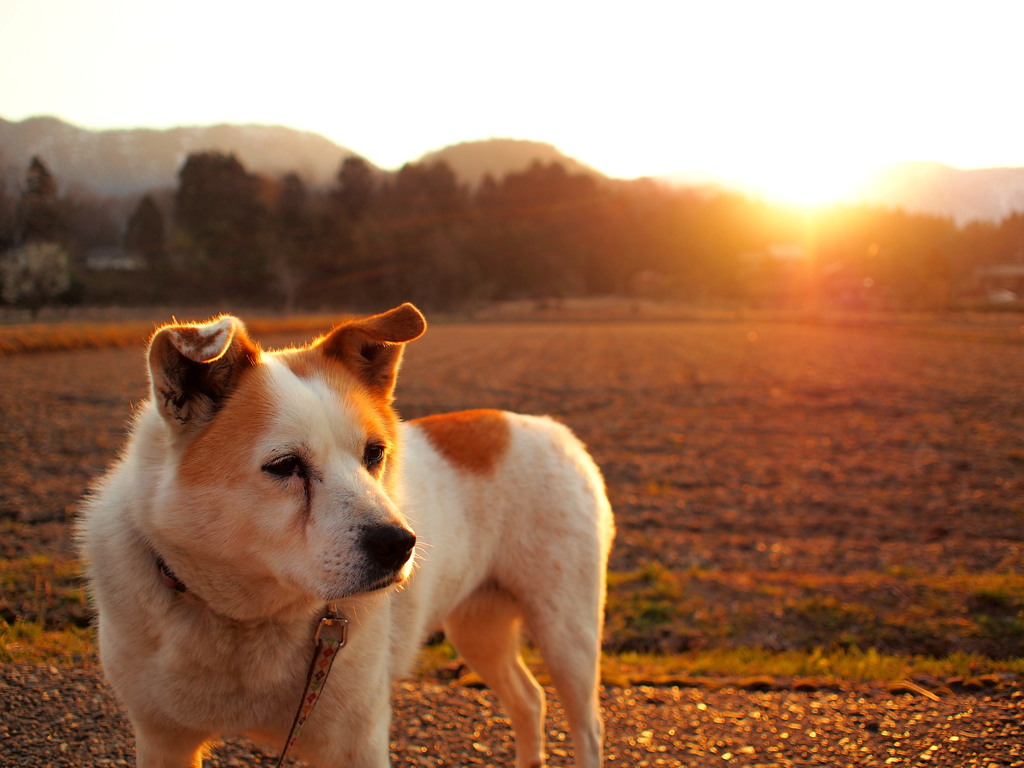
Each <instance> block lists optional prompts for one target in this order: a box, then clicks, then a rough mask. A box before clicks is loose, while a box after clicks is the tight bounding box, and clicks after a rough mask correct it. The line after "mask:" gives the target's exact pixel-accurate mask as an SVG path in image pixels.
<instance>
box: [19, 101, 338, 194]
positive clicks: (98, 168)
mask: <svg viewBox="0 0 1024 768" xmlns="http://www.w3.org/2000/svg"><path fill="white" fill-rule="evenodd" d="M203 150H220V151H226V152H234V153H235V155H236V156H237V157H238V159H239V160H240V161H241V163H242V164H243V165H244V166H245V167H246V168H247V169H248V170H250V171H253V172H256V173H262V174H267V175H279V174H283V173H287V172H289V171H295V172H296V173H298V174H299V175H301V176H303V177H304V178H305V179H307V180H308V181H311V182H313V183H318V184H319V183H324V182H326V181H327V180H329V179H331V178H332V177H333V176H334V174H335V173H337V170H338V167H339V166H340V164H341V161H342V160H343V159H344V158H345V157H347V156H349V155H352V154H354V153H353V152H352V150H350V149H346V148H345V147H341V146H338V145H337V144H335V143H333V142H332V141H329V140H328V139H325V138H324V137H323V136H319V135H317V134H315V133H307V132H303V131H297V130H293V129H291V128H283V127H280V126H266V125H215V126H205V127H184V128H169V129H165V130H157V129H150V128H134V129H118V130H105V131H91V130H86V129H84V128H79V127H77V126H74V125H71V124H69V123H65V122H63V121H61V120H58V119H56V118H53V117H33V118H29V119H27V120H23V121H21V122H10V121H8V120H4V119H2V118H0V165H2V166H3V167H5V168H7V169H11V168H14V169H15V170H17V171H18V172H19V173H20V172H22V171H23V170H24V169H25V168H27V167H28V164H29V161H30V160H31V158H32V156H33V155H39V156H40V157H41V158H42V159H43V161H44V162H45V163H46V164H47V166H48V167H49V168H50V170H51V171H53V173H54V175H55V176H56V178H57V181H58V183H59V184H60V187H61V189H62V190H67V189H74V188H75V187H87V188H89V189H91V190H93V191H94V192H98V193H100V194H103V195H110V196H114V197H124V196H129V195H136V194H139V193H142V192H145V191H148V190H152V189H160V188H166V187H173V186H174V185H175V184H176V183H177V173H178V170H179V169H180V168H181V166H182V164H183V163H184V161H185V158H186V157H187V156H188V155H189V153H192V152H201V151H203Z"/></svg>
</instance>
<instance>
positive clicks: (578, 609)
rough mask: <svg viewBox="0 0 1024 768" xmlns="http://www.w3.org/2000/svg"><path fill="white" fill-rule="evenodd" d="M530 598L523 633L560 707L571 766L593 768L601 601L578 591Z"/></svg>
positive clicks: (597, 750)
mask: <svg viewBox="0 0 1024 768" xmlns="http://www.w3.org/2000/svg"><path fill="white" fill-rule="evenodd" d="M602 594H603V593H602ZM533 597H534V598H538V599H535V600H534V602H533V604H532V605H530V606H528V607H527V608H526V611H527V613H526V623H527V631H528V632H529V634H530V637H531V638H532V639H533V641H534V642H535V643H536V644H537V647H538V648H539V649H540V652H541V656H543V658H544V666H545V668H546V669H547V670H548V673H549V674H550V675H551V680H552V682H553V683H554V685H555V690H557V691H558V697H559V699H560V700H561V703H562V707H563V709H564V710H565V716H566V719H567V720H568V722H569V730H570V732H571V734H572V744H573V752H574V754H575V756H576V759H575V763H574V764H575V765H576V766H577V768H599V766H600V765H601V759H602V758H601V733H602V728H601V710H600V703H599V700H598V693H597V690H598V682H599V680H600V663H601V617H602V611H603V600H602V599H601V597H598V598H597V599H592V598H591V599H588V597H590V596H589V595H579V594H577V595H574V596H572V598H571V599H568V600H565V601H561V602H559V601H553V600H551V599H550V598H551V596H550V595H543V596H538V595H536V593H535V594H534V595H533Z"/></svg>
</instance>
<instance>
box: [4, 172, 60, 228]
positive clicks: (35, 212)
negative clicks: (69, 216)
mask: <svg viewBox="0 0 1024 768" xmlns="http://www.w3.org/2000/svg"><path fill="white" fill-rule="evenodd" d="M17 221H18V224H17V235H16V237H15V239H16V241H17V242H21V243H28V242H40V241H56V240H59V239H60V236H61V232H60V220H59V216H58V211H57V181H56V179H54V177H53V174H52V173H50V169H49V168H47V166H46V164H45V163H44V162H43V161H42V160H41V159H40V158H39V157H38V156H33V158H32V160H31V162H30V163H29V166H28V170H27V172H26V173H25V186H24V189H23V190H22V193H21V199H20V200H19V202H18V212H17Z"/></svg>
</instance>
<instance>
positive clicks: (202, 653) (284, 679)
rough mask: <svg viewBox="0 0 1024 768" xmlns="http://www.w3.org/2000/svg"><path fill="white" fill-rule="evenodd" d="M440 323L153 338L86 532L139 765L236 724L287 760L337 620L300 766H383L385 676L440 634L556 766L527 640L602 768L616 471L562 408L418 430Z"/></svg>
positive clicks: (229, 325)
mask: <svg viewBox="0 0 1024 768" xmlns="http://www.w3.org/2000/svg"><path fill="white" fill-rule="evenodd" d="M425 330H426V321H425V320H424V318H423V315H422V314H421V313H420V311H419V310H418V309H417V308H416V307H415V306H413V305H412V304H403V305H401V306H399V307H396V308H394V309H392V310H390V311H387V312H383V313H381V314H377V315H373V316H369V317H361V318H356V319H350V320H347V321H345V322H342V323H341V324H340V325H339V326H338V327H336V328H335V329H334V330H333V331H331V332H330V333H328V334H327V335H325V336H323V337H321V338H319V339H317V340H315V341H313V342H311V343H310V344H309V345H307V346H304V347H301V348H291V349H285V350H278V351H273V352H267V351H263V350H261V349H260V347H259V346H258V345H257V344H255V343H254V342H253V341H252V340H251V339H250V338H249V336H248V335H247V332H246V329H245V327H244V325H243V324H242V322H241V321H239V320H238V319H237V318H235V317H232V316H230V315H222V316H220V317H217V318H214V319H213V320H211V321H209V322H206V323H196V324H171V325H166V326H164V327H162V328H160V329H159V330H157V331H156V332H155V333H154V335H153V336H152V339H151V341H150V344H149V349H148V364H149V381H150V385H151V393H150V397H149V399H148V400H147V401H146V402H144V403H143V404H141V405H140V406H139V408H138V409H137V412H136V414H135V417H134V420H133V424H132V427H131V432H130V437H129V439H128V442H127V446H126V448H125V450H124V452H123V453H122V455H121V457H120V459H119V460H118V461H116V462H115V463H114V464H113V465H112V467H111V468H110V469H109V470H108V472H107V473H106V474H105V475H104V476H103V477H102V478H101V479H100V480H99V481H98V483H97V484H96V485H95V486H94V487H93V489H92V491H91V493H90V494H89V495H87V497H86V499H85V500H84V503H83V507H82V515H81V519H80V521H79V524H78V532H77V534H78V538H79V542H80V547H81V552H82V559H83V562H84V563H85V571H86V577H87V582H88V591H89V593H90V595H91V598H92V601H93V603H94V605H95V608H96V613H97V630H98V637H99V653H100V659H101V662H102V666H103V669H104V674H105V676H106V678H107V680H108V681H109V683H110V684H111V686H112V688H113V689H114V691H115V693H116V694H117V696H118V698H119V699H120V701H121V702H122V704H123V706H124V708H125V709H126V711H127V713H128V716H129V718H130V720H131V722H132V725H133V727H134V729H135V736H136V760H137V765H138V766H140V768H157V767H158V766H159V767H160V768H178V767H181V768H184V767H185V766H201V765H202V758H203V754H204V752H205V750H206V749H207V748H208V746H209V744H211V743H214V742H215V741H216V740H217V739H218V737H220V736H222V735H229V734H240V735H247V736H249V737H251V738H253V739H255V740H257V741H258V742H261V743H265V744H267V745H269V746H271V747H273V748H277V749H284V747H283V745H284V744H285V743H286V741H287V740H288V738H289V736H290V735H291V731H290V725H291V724H292V723H293V722H296V721H297V716H296V715H295V713H296V711H297V710H296V707H297V705H298V704H299V699H300V698H301V697H303V696H304V695H305V694H306V693H307V691H308V688H304V683H305V682H306V678H307V669H308V670H310V671H311V670H312V665H311V655H312V654H313V648H314V645H313V643H314V635H315V634H316V632H317V628H318V627H319V626H321V619H323V618H324V617H325V614H326V612H327V611H328V610H330V611H337V614H336V616H338V617H343V619H344V620H347V622H348V631H347V638H346V641H345V645H344V647H341V648H340V649H338V651H337V654H336V656H335V658H336V661H335V663H334V667H333V671H332V672H331V676H330V678H329V679H328V680H327V681H326V682H325V683H324V684H323V685H322V688H321V690H320V695H319V703H317V705H316V709H315V710H314V711H313V712H312V714H310V715H309V716H308V722H307V723H306V725H305V728H304V729H303V730H302V731H301V734H300V735H299V736H298V737H297V738H296V739H295V740H294V748H293V751H292V754H294V755H295V756H297V757H301V758H302V759H304V760H307V761H309V762H310V763H312V764H314V765H317V766H320V767H321V768H330V767H335V766H336V767H338V768H341V767H342V766H344V767H345V768H382V767H383V766H387V765H389V725H390V713H391V705H390V687H391V683H392V682H393V681H394V680H395V679H397V678H401V677H403V676H406V675H408V674H410V672H411V670H412V668H413V666H414V663H415V660H416V658H417V654H418V650H419V647H420V646H421V644H422V643H423V642H424V641H425V640H426V639H427V638H428V637H429V636H430V635H431V634H432V633H433V632H435V631H436V630H437V629H438V628H443V630H444V632H445V635H446V636H447V638H448V639H449V641H450V642H451V643H452V645H453V646H454V647H455V649H456V650H457V651H458V653H459V654H460V655H461V656H462V658H463V659H464V661H465V662H466V663H467V664H468V665H469V666H470V667H471V668H472V669H473V670H474V671H475V672H476V673H477V674H478V675H479V676H480V677H481V678H482V679H483V681H484V682H485V683H486V684H487V685H488V686H489V687H490V688H491V689H492V690H493V691H494V692H495V694H496V695H497V696H498V698H499V700H500V701H501V704H502V706H503V707H504V710H505V712H506V713H507V715H508V717H509V719H510V721H511V725H512V729H513V731H514V735H515V745H516V746H515V749H516V764H517V766H519V768H536V767H537V766H542V765H543V764H544V749H545V747H544V732H543V720H544V712H545V703H544V694H543V689H542V688H541V687H540V686H539V685H538V684H537V682H536V680H535V679H534V677H533V676H532V674H531V673H530V671H529V670H528V669H527V667H526V666H525V665H524V663H523V661H522V659H521V656H520V641H521V633H522V631H523V630H525V632H526V633H528V635H529V637H530V638H531V639H532V641H533V642H534V643H535V644H536V646H537V647H538V648H539V650H540V652H541V654H542V656H543V658H544V661H545V666H546V668H547V669H548V671H549V674H550V676H551V679H552V682H553V683H554V685H555V688H556V690H557V691H558V694H559V697H560V699H561V702H562V704H563V707H564V710H565V714H566V718H567V720H568V723H569V728H570V732H571V737H572V744H573V749H574V754H575V762H576V765H577V766H580V767H581V768H596V767H597V766H599V765H600V764H601V759H602V758H601V754H602V747H601V734H602V725H601V719H600V711H599V701H598V684H599V664H600V648H601V631H602V624H603V614H604V599H605V579H606V575H605V574H606V567H607V559H608V553H609V549H610V546H611V542H612V538H613V535H614V522H613V516H612V510H611V506H610V504H609V502H608V499H607V496H606V492H605V486H604V481H603V479H602V476H601V473H600V471H599V469H598V467H597V466H596V464H595V463H594V461H593V460H592V459H591V457H590V456H589V455H588V453H587V451H586V449H585V448H584V447H583V445H582V444H581V443H580V442H579V440H577V439H576V438H575V437H574V436H573V434H572V433H571V432H570V431H569V429H568V428H566V427H564V426H562V425H560V424H558V423H556V422H555V421H552V420H550V419H548V418H544V417H533V416H523V415H516V414H512V413H507V412H504V411H497V410H479V411H464V412H457V413H450V414H443V415H437V416H428V417H426V418H422V419H418V420H412V421H408V422H401V421H400V420H399V418H398V416H397V414H396V411H395V410H394V409H393V406H392V402H393V395H394V389H395V380H396V375H397V373H398V369H399V366H400V363H401V359H402V354H403V348H404V345H405V344H406V343H407V342H410V341H413V340H414V339H416V338H418V337H419V336H420V335H421V334H423V332H424V331H425ZM328 606H329V607H330V609H329V608H328ZM332 615H334V614H332ZM281 759H282V761H283V760H284V759H285V758H284V755H283V753H282V758H281Z"/></svg>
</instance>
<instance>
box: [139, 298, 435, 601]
mask: <svg viewBox="0 0 1024 768" xmlns="http://www.w3.org/2000/svg"><path fill="white" fill-rule="evenodd" d="M425 328H426V322H425V321H424V319H423V316H422V315H421V314H420V312H419V310H417V309H416V308H415V307H414V306H412V305H411V304H403V305H402V306H400V307H397V308H395V309H393V310H390V311H389V312H385V313H383V314H379V315H374V316H372V317H366V318H362V319H357V320H352V321H348V322H345V323H343V324H342V325H340V326H338V327H337V328H335V329H334V330H333V331H332V332H331V333H329V334H327V335H326V336H324V337H323V338H321V339H318V340H317V341H314V342H313V343H312V344H310V345H309V346H306V347H303V348H301V349H290V350H284V351H279V352H273V353H264V352H262V351H261V350H260V349H259V348H258V347H257V346H256V345H255V344H254V343H253V342H252V341H251V340H250V339H249V337H248V336H247V334H246V331H245V327H244V326H243V325H242V323H241V322H240V321H239V320H237V319H236V318H234V317H231V316H222V317H219V318H217V319H215V320H212V321H210V322H208V323H205V324H193V325H168V326H165V327H163V328H161V329H159V330H158V331H157V332H156V333H155V334H154V336H153V338H152V341H151V342H150V347H149V369H150V381H151V385H152V403H151V406H150V409H151V411H155V412H156V413H157V414H159V417H160V418H159V419H151V421H152V422H153V426H152V430H155V434H154V433H152V432H151V433H150V434H151V439H150V440H148V441H147V442H146V443H145V444H144V445H143V446H142V450H143V451H144V452H145V458H144V459H143V462H144V466H145V467H146V469H145V470H144V471H146V472H149V473H152V475H153V476H152V478H151V479H147V480H148V481H147V482H145V483H142V484H141V486H140V487H141V488H145V489H147V490H146V491H145V492H146V493H150V494H151V496H152V497H151V498H148V499H144V500H141V501H142V503H141V504H139V505H138V507H137V508H139V509H141V510H144V511H143V512H142V513H141V515H140V518H141V519H140V520H139V522H140V525H141V527H142V529H143V531H144V533H145V534H146V535H147V536H148V537H149V538H150V540H151V544H152V546H153V548H154V549H155V550H156V551H158V552H159V553H160V555H161V557H163V558H164V559H165V560H166V562H167V564H168V565H169V567H170V568H171V569H172V570H173V571H174V573H175V574H176V575H177V576H178V578H180V579H181V581H182V582H183V583H184V584H185V585H186V586H187V587H188V589H189V591H190V592H194V593H195V595H196V596H197V597H198V598H199V599H201V600H204V601H206V602H207V603H209V604H210V606H211V607H212V608H213V609H214V610H216V611H218V612H219V613H222V614H224V615H227V616H230V617H232V618H236V619H251V618H262V617H270V616H273V615H277V614H279V613H281V612H286V611H290V610H293V609H299V610H302V609H305V608H308V606H309V605H310V604H312V603H314V602H322V601H334V600H339V599H342V598H345V597H349V596H353V595H358V594H362V593H368V592H373V591H376V590H380V589H383V588H385V587H388V586H392V585H395V584H400V583H401V582H403V581H404V580H405V579H406V578H407V577H408V575H409V571H410V569H411V567H412V550H413V546H414V544H415V536H414V535H413V532H412V531H411V530H410V529H409V527H408V525H407V523H406V522H405V519H404V518H403V516H402V514H401V513H400V512H399V510H398V509H397V507H396V506H395V504H394V502H393V501H392V498H391V497H392V493H393V491H394V488H393V483H394V477H395V471H394V470H395V463H396V461H397V459H398V456H397V445H396V437H397V435H396V429H397V422H398V420H397V416H396V415H395V412H394V411H393V409H392V407H391V402H392V395H393V391H394V387H395V377H396V374H397V372H398V367H399V363H400V361H401V357H402V350H403V345H404V343H405V342H408V341H412V340H413V339H416V338H418V337H419V336H420V335H421V334H422V333H423V331H424V330H425Z"/></svg>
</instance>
